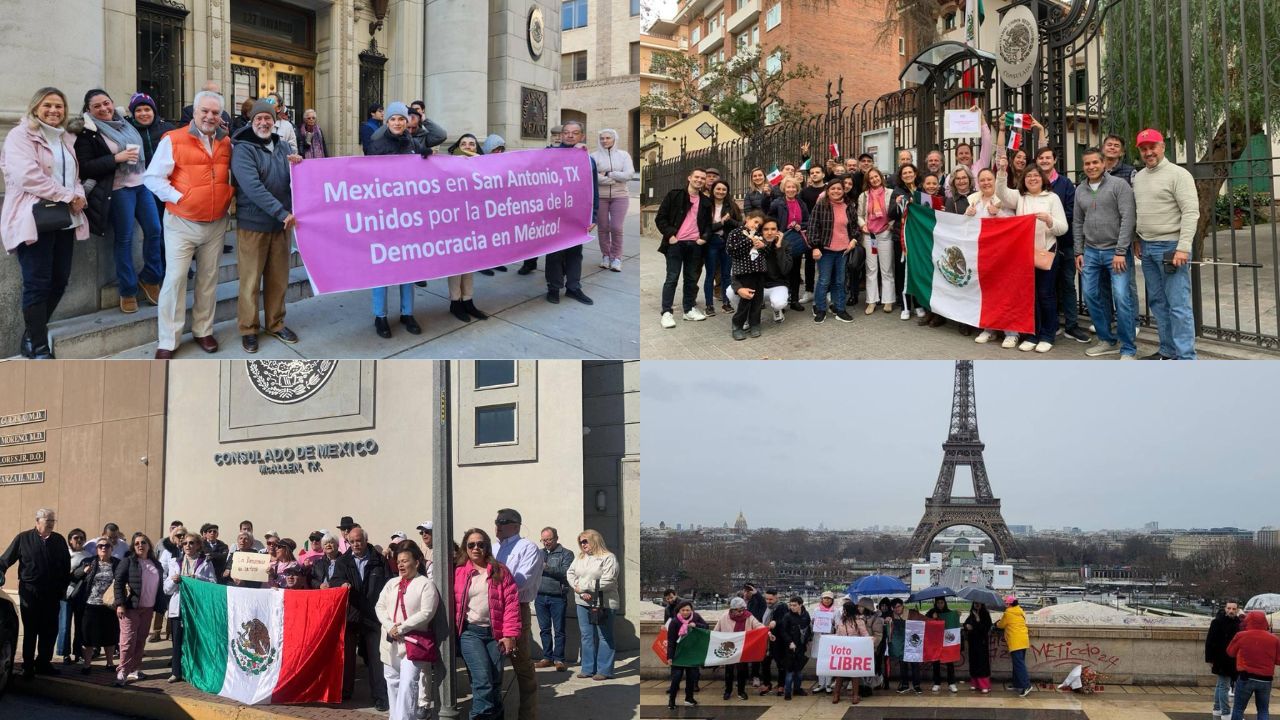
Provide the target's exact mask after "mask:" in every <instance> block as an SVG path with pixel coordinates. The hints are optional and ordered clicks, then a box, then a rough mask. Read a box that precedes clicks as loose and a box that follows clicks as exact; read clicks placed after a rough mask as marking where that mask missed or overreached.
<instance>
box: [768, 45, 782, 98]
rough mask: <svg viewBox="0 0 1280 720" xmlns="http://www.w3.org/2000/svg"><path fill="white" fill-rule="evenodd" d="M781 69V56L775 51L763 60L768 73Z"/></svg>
mask: <svg viewBox="0 0 1280 720" xmlns="http://www.w3.org/2000/svg"><path fill="white" fill-rule="evenodd" d="M781 69H782V56H781V55H779V54H778V53H776V52H775V53H773V54H772V55H770V56H769V57H768V58H767V59H766V60H765V61H764V71H765V72H767V73H769V74H770V75H772V74H774V73H776V72H778V71H779V70H781ZM769 107H773V106H772V105H770V106H769Z"/></svg>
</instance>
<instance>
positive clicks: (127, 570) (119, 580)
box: [115, 552, 164, 632]
mask: <svg viewBox="0 0 1280 720" xmlns="http://www.w3.org/2000/svg"><path fill="white" fill-rule="evenodd" d="M144 562H148V563H151V564H153V565H155V566H156V571H157V572H158V573H160V582H159V583H158V584H157V585H156V599H155V607H157V608H159V607H161V605H160V596H161V595H164V587H163V586H164V568H163V567H161V565H160V562H159V561H158V560H156V559H155V558H153V557H148V558H146V559H141V560H140V559H139V558H138V556H137V555H135V554H133V552H130V553H129V554H128V555H127V556H125V558H124V559H123V560H121V561H120V563H119V564H117V565H116V603H115V604H116V607H124V608H126V609H132V608H133V607H134V603H135V602H137V599H138V596H139V595H141V594H142V564H143V563H144ZM126 586H127V587H128V588H129V593H125V587H126ZM146 631H147V630H146V628H143V629H142V632H146Z"/></svg>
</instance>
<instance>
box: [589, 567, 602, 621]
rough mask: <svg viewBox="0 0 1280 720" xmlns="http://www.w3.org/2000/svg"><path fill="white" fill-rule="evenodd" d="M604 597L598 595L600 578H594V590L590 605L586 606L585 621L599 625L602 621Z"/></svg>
mask: <svg viewBox="0 0 1280 720" xmlns="http://www.w3.org/2000/svg"><path fill="white" fill-rule="evenodd" d="M603 605H604V598H602V597H600V579H599V578H596V592H595V594H594V595H592V596H591V607H589V608H587V622H590V623H591V624H592V625H600V624H601V623H603V622H604V614H605V609H604V607H603Z"/></svg>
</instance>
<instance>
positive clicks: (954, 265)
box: [935, 245, 973, 287]
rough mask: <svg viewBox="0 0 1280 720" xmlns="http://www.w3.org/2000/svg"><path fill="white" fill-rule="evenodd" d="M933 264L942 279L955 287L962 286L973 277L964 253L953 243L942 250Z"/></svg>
mask: <svg viewBox="0 0 1280 720" xmlns="http://www.w3.org/2000/svg"><path fill="white" fill-rule="evenodd" d="M935 264H936V265H937V266H938V272H940V273H942V277H943V279H944V280H946V281H947V282H949V283H951V284H952V285H955V286H956V287H964V286H965V285H968V284H969V281H970V280H972V279H973V270H970V269H969V265H968V263H966V262H965V260H964V253H963V252H961V251H960V248H958V247H956V246H955V245H952V246H951V247H949V248H947V249H945V250H943V251H942V257H940V258H938V260H937V262H936V263H935Z"/></svg>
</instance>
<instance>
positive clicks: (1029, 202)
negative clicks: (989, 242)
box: [996, 172, 1067, 250]
mask: <svg viewBox="0 0 1280 720" xmlns="http://www.w3.org/2000/svg"><path fill="white" fill-rule="evenodd" d="M1008 179H1009V177H1008V175H1007V174H1006V173H1003V172H1001V173H998V174H997V175H996V195H997V196H999V198H1000V202H1001V203H1002V204H1004V205H1005V207H1012V208H1017V209H1016V210H1015V211H1014V215H1035V214H1036V213H1038V212H1047V213H1049V215H1050V216H1051V217H1052V218H1053V224H1052V225H1050V226H1048V227H1046V226H1045V224H1044V223H1042V222H1040V221H1039V220H1036V249H1037V250H1051V249H1053V247H1054V246H1055V245H1057V242H1058V237H1059V236H1060V235H1062V234H1064V233H1066V232H1067V213H1066V212H1065V211H1063V209H1062V199H1061V198H1059V197H1058V195H1057V193H1055V192H1054V191H1052V190H1050V189H1048V188H1045V189H1044V190H1041V191H1040V194H1039V195H1023V194H1022V193H1019V192H1018V191H1017V190H1013V189H1011V188H1010V187H1009V185H1008Z"/></svg>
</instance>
